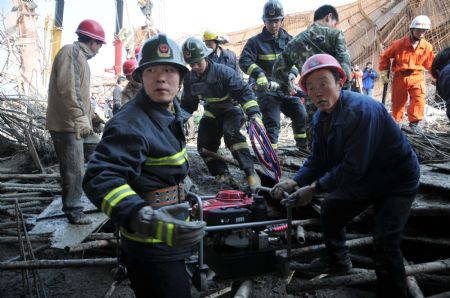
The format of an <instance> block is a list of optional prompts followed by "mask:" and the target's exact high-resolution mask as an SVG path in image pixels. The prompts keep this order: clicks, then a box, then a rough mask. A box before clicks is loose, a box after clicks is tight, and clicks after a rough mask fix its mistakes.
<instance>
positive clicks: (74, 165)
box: [50, 131, 84, 216]
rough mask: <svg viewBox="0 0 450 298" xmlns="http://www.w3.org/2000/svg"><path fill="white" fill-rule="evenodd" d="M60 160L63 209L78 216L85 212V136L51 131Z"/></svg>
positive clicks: (66, 212)
mask: <svg viewBox="0 0 450 298" xmlns="http://www.w3.org/2000/svg"><path fill="white" fill-rule="evenodd" d="M50 135H51V137H52V140H53V146H54V147H55V151H56V156H57V157H58V161H59V172H60V175H61V182H62V205H63V208H62V211H63V212H64V213H65V214H71V215H73V216H78V215H79V214H80V213H82V212H83V205H82V204H81V194H82V193H83V189H82V181H83V175H84V151H83V138H79V137H77V134H76V133H72V132H56V131H50Z"/></svg>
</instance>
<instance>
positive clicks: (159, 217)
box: [130, 203, 206, 247]
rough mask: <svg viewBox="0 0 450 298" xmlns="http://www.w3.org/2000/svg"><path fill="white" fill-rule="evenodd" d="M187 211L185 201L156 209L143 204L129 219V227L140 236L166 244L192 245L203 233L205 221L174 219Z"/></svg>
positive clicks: (187, 207)
mask: <svg viewBox="0 0 450 298" xmlns="http://www.w3.org/2000/svg"><path fill="white" fill-rule="evenodd" d="M188 212H189V204H187V203H186V204H175V205H170V206H166V207H162V208H160V209H157V210H154V209H153V208H152V207H150V206H144V207H142V208H141V209H139V211H138V212H137V214H136V215H135V216H133V218H132V219H131V223H130V228H131V229H132V230H134V231H135V232H137V233H138V234H139V235H141V236H144V237H152V238H155V239H158V240H161V241H162V242H164V243H165V244H167V245H168V246H173V247H183V246H184V247H189V246H193V245H194V244H196V243H198V242H199V241H200V240H201V239H202V238H203V236H204V235H205V226H206V223H205V222H204V221H193V222H186V221H184V220H179V219H176V216H177V215H179V214H187V213H188Z"/></svg>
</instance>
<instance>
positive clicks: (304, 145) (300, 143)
mask: <svg viewBox="0 0 450 298" xmlns="http://www.w3.org/2000/svg"><path fill="white" fill-rule="evenodd" d="M295 145H296V146H297V148H298V150H299V151H300V152H303V153H310V152H309V149H308V139H306V138H301V139H295Z"/></svg>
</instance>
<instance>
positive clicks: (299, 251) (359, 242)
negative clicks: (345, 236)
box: [277, 237, 373, 257]
mask: <svg viewBox="0 0 450 298" xmlns="http://www.w3.org/2000/svg"><path fill="white" fill-rule="evenodd" d="M372 242H373V238H372V237H364V238H359V239H353V240H348V241H347V242H346V245H347V246H348V247H358V246H364V245H369V244H372ZM323 250H325V244H319V245H311V246H307V247H302V248H296V249H293V250H292V253H291V256H292V257H298V256H304V255H307V254H311V253H316V252H320V251H323ZM277 253H279V254H285V253H286V250H285V249H282V250H279V251H277Z"/></svg>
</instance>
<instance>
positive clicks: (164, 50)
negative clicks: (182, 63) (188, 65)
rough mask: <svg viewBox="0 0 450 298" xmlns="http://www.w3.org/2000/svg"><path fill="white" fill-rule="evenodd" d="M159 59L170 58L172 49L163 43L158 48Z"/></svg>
mask: <svg viewBox="0 0 450 298" xmlns="http://www.w3.org/2000/svg"><path fill="white" fill-rule="evenodd" d="M158 57H162V58H168V57H170V47H169V45H168V44H166V43H162V44H160V45H159V47H158Z"/></svg>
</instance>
